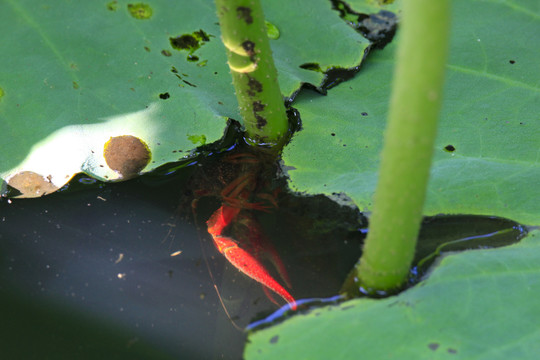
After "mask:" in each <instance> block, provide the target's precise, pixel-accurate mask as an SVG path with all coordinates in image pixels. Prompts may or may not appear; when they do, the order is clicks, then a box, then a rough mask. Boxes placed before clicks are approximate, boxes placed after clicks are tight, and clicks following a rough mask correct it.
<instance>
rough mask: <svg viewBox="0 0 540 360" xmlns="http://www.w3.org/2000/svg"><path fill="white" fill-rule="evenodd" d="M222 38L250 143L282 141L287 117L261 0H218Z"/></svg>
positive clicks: (276, 142)
mask: <svg viewBox="0 0 540 360" xmlns="http://www.w3.org/2000/svg"><path fill="white" fill-rule="evenodd" d="M216 7H217V13H218V18H219V24H220V28H221V37H222V41H223V44H224V45H225V48H226V49H227V58H228V63H229V68H230V69H231V74H232V78H233V85H234V88H235V91H236V97H237V99H238V106H239V108H240V114H241V115H242V119H243V124H244V127H245V129H246V140H247V142H248V143H251V144H266V145H276V144H282V143H283V140H284V139H285V137H286V135H287V132H288V120H287V114H286V112H285V106H284V101H283V97H282V95H281V91H280V89H279V84H278V80H277V70H276V67H275V65H274V60H273V58H272V51H271V49H270V42H269V40H268V36H267V34H266V25H265V21H264V15H263V11H262V7H261V4H260V2H259V0H216Z"/></svg>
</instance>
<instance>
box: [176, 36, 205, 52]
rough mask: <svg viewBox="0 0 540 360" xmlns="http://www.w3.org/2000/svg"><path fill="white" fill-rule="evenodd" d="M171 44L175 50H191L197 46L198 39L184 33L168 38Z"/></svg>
mask: <svg viewBox="0 0 540 360" xmlns="http://www.w3.org/2000/svg"><path fill="white" fill-rule="evenodd" d="M169 41H170V42H171V46H172V47H173V48H174V49H176V50H192V49H196V48H198V47H199V41H198V40H197V39H196V38H195V36H193V35H189V34H185V35H180V36H177V37H175V38H169Z"/></svg>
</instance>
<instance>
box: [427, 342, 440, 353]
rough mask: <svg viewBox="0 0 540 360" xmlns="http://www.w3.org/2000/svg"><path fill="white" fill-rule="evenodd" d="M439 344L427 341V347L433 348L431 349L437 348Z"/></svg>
mask: <svg viewBox="0 0 540 360" xmlns="http://www.w3.org/2000/svg"><path fill="white" fill-rule="evenodd" d="M439 346H440V344H438V343H429V344H428V348H429V349H430V350H433V351H435V350H437V349H438V348H439Z"/></svg>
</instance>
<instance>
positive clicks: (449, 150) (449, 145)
mask: <svg viewBox="0 0 540 360" xmlns="http://www.w3.org/2000/svg"><path fill="white" fill-rule="evenodd" d="M444 150H445V151H448V152H454V151H456V148H455V147H454V145H451V144H448V145H446V146H445V147H444Z"/></svg>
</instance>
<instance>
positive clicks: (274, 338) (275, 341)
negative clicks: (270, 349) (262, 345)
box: [270, 335, 279, 344]
mask: <svg viewBox="0 0 540 360" xmlns="http://www.w3.org/2000/svg"><path fill="white" fill-rule="evenodd" d="M278 340H279V335H274V336H272V338H271V339H270V344H275V343H277V342H278Z"/></svg>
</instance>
